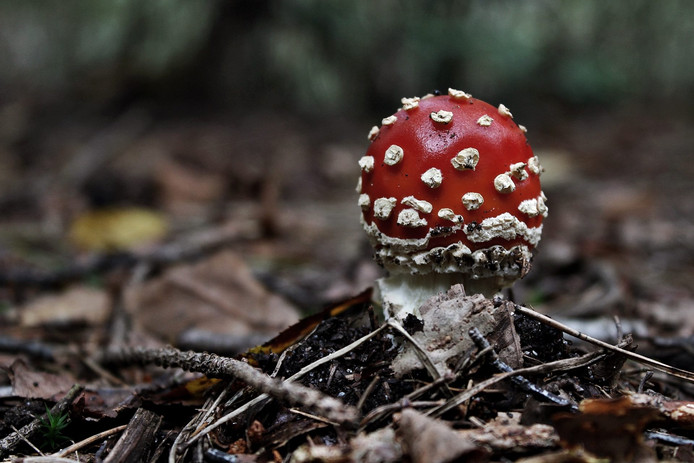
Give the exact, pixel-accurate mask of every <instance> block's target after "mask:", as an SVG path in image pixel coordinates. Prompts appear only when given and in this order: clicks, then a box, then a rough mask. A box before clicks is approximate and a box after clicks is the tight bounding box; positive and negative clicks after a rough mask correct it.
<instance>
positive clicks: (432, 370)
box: [386, 318, 441, 381]
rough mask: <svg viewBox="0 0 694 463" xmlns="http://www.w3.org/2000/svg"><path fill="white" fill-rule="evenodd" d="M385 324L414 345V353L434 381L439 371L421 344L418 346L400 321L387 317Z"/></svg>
mask: <svg viewBox="0 0 694 463" xmlns="http://www.w3.org/2000/svg"><path fill="white" fill-rule="evenodd" d="M386 324H387V325H388V326H390V327H391V328H393V329H394V330H396V331H397V332H398V333H400V334H401V335H402V336H403V337H404V338H405V339H407V340H408V341H409V343H410V344H411V345H412V347H414V350H415V354H416V355H417V357H418V358H419V361H420V362H422V365H424V368H426V370H427V372H428V373H429V375H431V378H432V379H433V380H434V381H436V380H437V379H439V378H440V377H441V375H440V374H439V371H438V370H437V369H436V366H434V362H432V360H431V358H429V355H428V354H427V353H426V351H425V350H424V349H423V348H422V346H420V345H419V343H418V342H417V341H416V340H415V339H414V338H413V337H412V336H410V333H408V332H407V330H405V328H403V327H402V325H400V323H398V322H396V321H395V320H393V319H392V318H390V319H388V321H387V322H386Z"/></svg>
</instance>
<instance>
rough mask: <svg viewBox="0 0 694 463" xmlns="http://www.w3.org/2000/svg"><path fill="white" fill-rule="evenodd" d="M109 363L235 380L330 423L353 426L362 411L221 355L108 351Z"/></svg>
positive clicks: (165, 351)
mask: <svg viewBox="0 0 694 463" xmlns="http://www.w3.org/2000/svg"><path fill="white" fill-rule="evenodd" d="M107 360H109V361H110V362H117V363H140V364H153V365H158V366H160V367H164V368H182V369H184V370H186V371H195V372H200V373H204V374H205V375H207V376H211V377H216V378H234V379H237V380H240V381H243V382H244V383H246V384H248V385H249V386H252V387H253V388H255V389H257V390H259V391H261V392H263V393H266V394H268V395H269V396H271V397H273V398H274V399H276V400H278V401H280V402H283V403H286V404H289V405H290V406H298V407H302V408H307V409H309V410H311V411H313V412H314V413H316V414H318V415H321V416H323V417H325V418H327V419H328V420H330V421H335V422H338V423H340V424H342V425H347V426H350V425H353V424H354V423H355V422H356V420H357V419H358V416H359V412H358V410H356V409H355V408H354V407H351V406H347V405H345V404H343V403H342V402H341V401H339V400H337V399H335V398H333V397H330V396H327V395H325V394H323V393H322V392H320V391H317V390H316V389H311V388H309V387H306V386H303V385H301V384H297V383H293V382H291V380H290V381H280V380H277V379H274V378H270V377H269V376H268V375H266V374H265V373H262V372H260V371H258V370H256V369H255V368H253V367H252V366H250V365H249V364H247V363H245V362H242V361H239V360H235V359H232V358H228V357H221V356H219V355H214V354H208V353H198V352H190V351H187V352H183V351H180V350H178V349H175V348H173V347H166V348H163V349H144V348H137V347H136V348H124V349H119V350H115V351H112V352H109V354H108V356H107Z"/></svg>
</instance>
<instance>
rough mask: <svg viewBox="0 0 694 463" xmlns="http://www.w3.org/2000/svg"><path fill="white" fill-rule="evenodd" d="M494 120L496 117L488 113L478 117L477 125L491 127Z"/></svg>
mask: <svg viewBox="0 0 694 463" xmlns="http://www.w3.org/2000/svg"><path fill="white" fill-rule="evenodd" d="M492 122H494V119H492V118H491V117H489V115H487V114H485V115H484V116H482V117H480V118H479V119H477V125H479V126H480V127H489V126H490V125H492Z"/></svg>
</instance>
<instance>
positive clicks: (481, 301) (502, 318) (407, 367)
mask: <svg viewBox="0 0 694 463" xmlns="http://www.w3.org/2000/svg"><path fill="white" fill-rule="evenodd" d="M509 308H510V307H508V306H507V304H501V305H496V306H495V305H494V303H493V302H492V301H491V300H489V299H486V298H485V297H484V296H482V295H481V294H474V295H471V296H466V295H465V290H464V288H463V287H462V286H461V285H455V286H453V287H452V288H451V289H450V290H448V292H446V293H445V294H439V295H436V296H434V297H431V298H429V299H428V300H427V301H426V302H425V303H424V305H422V307H420V309H419V310H420V313H421V316H422V322H423V329H422V330H421V331H418V332H416V333H414V335H413V336H412V337H413V338H414V339H415V340H416V341H417V342H418V344H419V345H420V346H422V347H423V348H424V350H425V351H426V353H427V355H428V356H429V357H430V358H431V360H432V362H433V363H434V365H435V366H436V368H437V369H438V370H439V373H441V374H444V373H446V371H447V370H448V368H449V367H450V365H449V364H450V363H454V362H455V360H456V359H457V358H458V357H460V356H461V355H463V353H465V352H466V351H468V350H469V349H471V348H473V347H474V343H473V342H472V338H470V335H469V334H468V331H469V330H470V328H472V327H476V328H477V329H478V330H479V331H480V332H481V333H482V335H483V336H490V342H493V343H494V345H495V348H496V350H497V352H498V354H499V356H500V357H501V358H502V359H503V360H504V361H505V362H506V363H507V364H509V365H510V366H512V367H517V366H519V364H520V363H521V361H520V358H521V353H520V343H519V341H518V336H517V335H516V333H515V330H514V328H513V323H512V322H511V318H510V317H511V315H510V311H509ZM491 336H493V337H494V339H491ZM392 368H393V371H394V372H395V374H396V375H398V376H400V375H402V374H404V373H407V372H409V371H411V370H413V369H416V368H421V362H420V360H419V358H418V357H417V355H416V353H415V351H414V350H412V349H409V350H403V352H402V353H401V354H400V355H399V356H398V357H397V358H396V359H395V360H394V361H393V366H392Z"/></svg>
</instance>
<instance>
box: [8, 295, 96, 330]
mask: <svg viewBox="0 0 694 463" xmlns="http://www.w3.org/2000/svg"><path fill="white" fill-rule="evenodd" d="M18 313H19V320H20V323H21V325H22V326H23V327H25V328H27V327H35V326H41V325H67V324H74V323H86V324H88V325H96V324H99V323H103V322H104V321H105V320H106V318H107V317H108V314H109V299H108V295H107V294H106V292H105V291H103V290H101V289H97V288H93V287H90V286H74V287H71V288H69V289H67V290H66V291H64V292H62V293H59V294H51V295H47V296H41V297H38V298H37V299H34V300H32V301H31V302H29V303H27V304H26V305H24V306H22V307H20V309H19V310H18Z"/></svg>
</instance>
